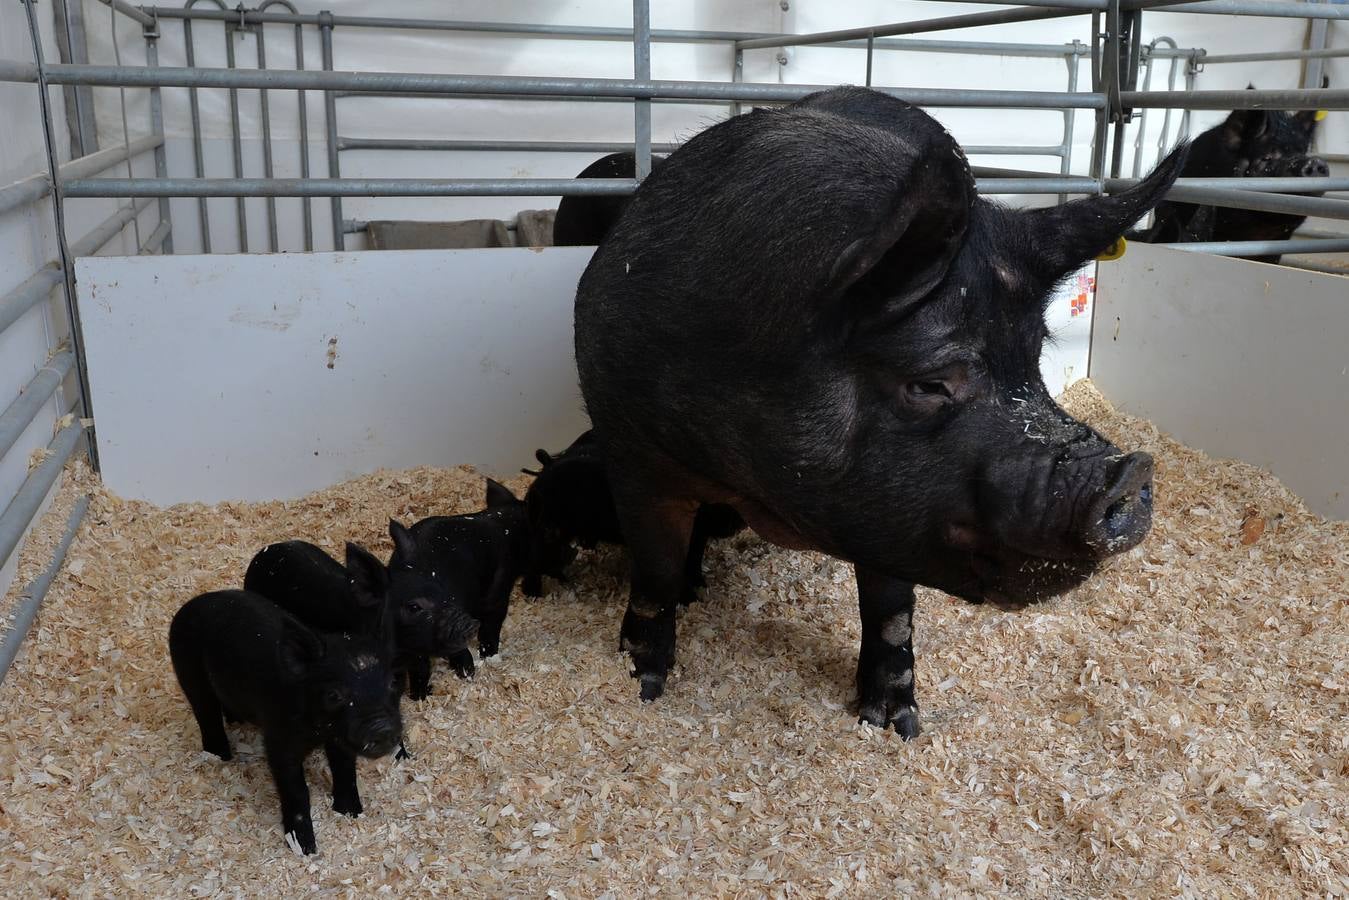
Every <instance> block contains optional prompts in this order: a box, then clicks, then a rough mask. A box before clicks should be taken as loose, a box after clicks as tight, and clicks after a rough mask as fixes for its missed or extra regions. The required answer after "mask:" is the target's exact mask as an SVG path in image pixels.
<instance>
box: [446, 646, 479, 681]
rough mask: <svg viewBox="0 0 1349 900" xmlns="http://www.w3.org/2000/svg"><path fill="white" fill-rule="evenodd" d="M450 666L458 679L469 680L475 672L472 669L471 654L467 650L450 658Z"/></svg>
mask: <svg viewBox="0 0 1349 900" xmlns="http://www.w3.org/2000/svg"><path fill="white" fill-rule="evenodd" d="M450 665H451V666H453V667H454V674H456V675H458V676H459V677H460V678H465V679H471V678H472V677H473V673H474V671H475V669H474V667H473V654H472V653H469V652H468V651H467V650H461V651H459V652H458V653H456V654H455V655H454V656H451V657H450Z"/></svg>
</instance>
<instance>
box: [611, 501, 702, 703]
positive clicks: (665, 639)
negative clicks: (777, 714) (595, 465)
mask: <svg viewBox="0 0 1349 900" xmlns="http://www.w3.org/2000/svg"><path fill="white" fill-rule="evenodd" d="M615 495H616V496H617V495H618V491H617V490H616V491H615ZM629 497H631V501H630V502H620V504H619V507H618V508H619V515H620V517H621V519H622V523H623V534H624V536H625V537H626V538H627V542H628V549H629V550H630V551H631V553H632V592H631V594H629V596H628V609H627V612H626V613H625V614H624V616H623V627H622V630H621V631H620V632H619V644H618V647H619V650H623V651H626V652H628V653H629V654H631V655H632V662H633V666H634V669H633V673H632V677H634V678H636V679H638V680H639V681H640V682H641V697H642V700H643V701H645V702H650V701H652V700H655V699H656V698H657V697H659V696H660V695H661V694H662V693H664V692H665V679H666V676H667V675H669V672H670V667H671V666H672V665H674V659H675V610H676V608H677V607H678V606H679V601H680V598H681V597H682V596H683V591H684V578H685V571H686V570H685V566H686V564H687V562H688V555H689V536H690V534H691V533H692V531H693V519H694V516H695V514H696V513H697V505H696V504H694V503H692V502H689V501H679V500H668V499H664V498H659V499H657V498H650V497H643V496H641V494H640V493H638V494H636V496H633V495H632V494H628V495H627V496H625V497H624V499H625V500H626V499H628V498H629Z"/></svg>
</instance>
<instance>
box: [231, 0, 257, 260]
mask: <svg viewBox="0 0 1349 900" xmlns="http://www.w3.org/2000/svg"><path fill="white" fill-rule="evenodd" d="M225 67H226V68H227V69H230V70H235V65H234V26H233V25H232V24H231V23H229V22H226V23H225ZM255 71H256V70H255ZM229 96H230V147H231V149H232V150H233V151H234V177H235V178H243V177H244V142H243V133H242V131H243V129H242V128H241V126H240V125H239V89H238V88H237V87H232V88H230V89H229ZM234 213H235V216H237V217H238V220H239V221H238V226H239V252H240V253H247V252H248V206H247V204H246V203H245V202H244V198H243V197H239V198H237V199H236V200H235V201H234Z"/></svg>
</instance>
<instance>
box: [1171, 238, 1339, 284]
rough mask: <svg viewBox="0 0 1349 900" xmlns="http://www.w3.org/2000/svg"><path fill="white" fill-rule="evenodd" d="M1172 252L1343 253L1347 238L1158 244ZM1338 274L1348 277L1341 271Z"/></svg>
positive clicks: (1241, 254) (1267, 254) (1230, 253)
mask: <svg viewBox="0 0 1349 900" xmlns="http://www.w3.org/2000/svg"><path fill="white" fill-rule="evenodd" d="M1157 246H1158V247H1170V248H1171V249H1173V250H1186V251H1189V252H1192V253H1218V254H1221V255H1223V256H1271V255H1274V254H1278V253H1345V252H1349V238H1341V239H1339V240H1334V239H1324V238H1316V239H1303V240H1298V239H1293V240H1287V241H1195V242H1193V243H1189V244H1158V245H1157ZM1340 274H1342V275H1349V270H1346V269H1341V270H1340Z"/></svg>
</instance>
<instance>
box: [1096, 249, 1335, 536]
mask: <svg viewBox="0 0 1349 900" xmlns="http://www.w3.org/2000/svg"><path fill="white" fill-rule="evenodd" d="M1099 279H1100V280H1099V290H1098V292H1097V297H1096V302H1097V308H1096V329H1095V334H1094V337H1093V340H1092V350H1091V377H1092V380H1093V381H1094V382H1095V383H1096V385H1097V387H1099V388H1100V389H1101V392H1102V393H1103V394H1105V396H1106V397H1107V398H1108V399H1109V400H1110V401H1111V402H1112V403H1114V404H1115V405H1116V406H1118V407H1119V408H1120V409H1122V410H1124V411H1125V412H1129V413H1133V414H1135V415H1141V416H1145V417H1147V418H1149V419H1151V420H1152V421H1154V422H1156V423H1157V425H1158V427H1160V428H1161V429H1162V430H1163V431H1166V432H1168V433H1170V434H1172V435H1174V436H1175V437H1176V438H1177V439H1179V440H1181V441H1183V442H1184V443H1186V444H1189V445H1190V446H1192V447H1198V448H1200V449H1202V450H1204V451H1206V452H1208V453H1210V454H1213V455H1215V456H1222V457H1235V458H1238V459H1242V460H1245V461H1246V462H1249V463H1254V464H1255V465H1257V466H1261V467H1264V468H1267V469H1269V470H1270V471H1271V472H1273V473H1274V474H1275V475H1277V476H1279V478H1280V479H1282V480H1283V482H1284V483H1285V484H1287V485H1288V487H1289V488H1291V489H1292V490H1293V491H1295V492H1296V493H1297V494H1298V495H1300V496H1301V497H1302V498H1303V499H1304V500H1305V501H1306V503H1307V506H1308V507H1310V508H1311V509H1313V510H1315V511H1316V512H1318V513H1321V514H1322V515H1326V516H1331V517H1334V518H1338V519H1349V465H1346V462H1347V461H1349V340H1347V339H1346V338H1347V336H1349V277H1345V276H1342V275H1326V274H1321V273H1318V272H1306V271H1301V270H1298V269H1290V268H1285V267H1282V266H1271V265H1266V264H1264V263H1256V262H1249V261H1246V260H1240V259H1230V258H1227V257H1222V256H1206V255H1204V254H1199V253H1184V252H1180V251H1176V250H1167V249H1164V248H1160V247H1150V246H1148V245H1146V244H1130V245H1129V251H1128V253H1126V254H1125V255H1124V257H1123V258H1122V259H1120V260H1119V261H1117V262H1111V263H1101V265H1100V273H1099Z"/></svg>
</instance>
